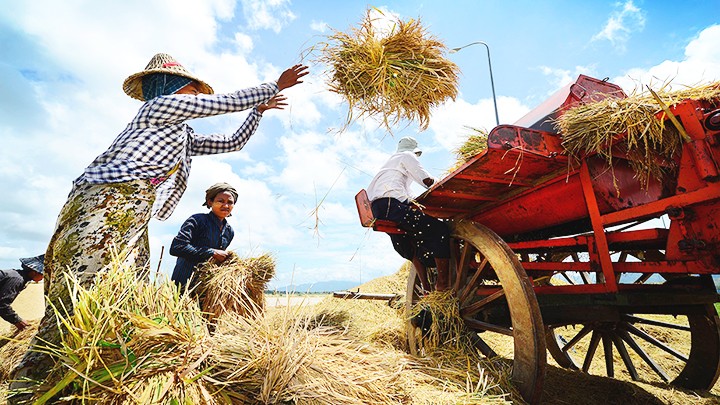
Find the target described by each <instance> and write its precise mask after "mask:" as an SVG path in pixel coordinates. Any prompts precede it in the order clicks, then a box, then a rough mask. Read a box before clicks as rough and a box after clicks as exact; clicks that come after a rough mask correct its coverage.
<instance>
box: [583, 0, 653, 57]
mask: <svg viewBox="0 0 720 405" xmlns="http://www.w3.org/2000/svg"><path fill="white" fill-rule="evenodd" d="M618 6H619V7H620V10H616V11H614V12H613V13H612V15H611V16H610V18H608V20H607V22H606V23H605V26H604V27H603V29H602V30H601V31H600V32H598V33H597V34H595V35H594V36H593V37H592V41H602V40H607V41H610V43H611V44H612V45H613V46H614V47H615V48H616V49H617V50H618V51H621V52H623V51H624V50H625V44H626V43H627V41H628V40H629V39H630V36H631V35H632V34H633V33H634V32H638V31H642V30H643V28H644V27H645V13H644V12H643V11H642V10H641V9H640V8H639V7H637V6H636V5H635V4H634V3H633V2H632V0H627V1H626V2H625V3H616V7H618Z"/></svg>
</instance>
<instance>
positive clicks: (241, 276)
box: [196, 253, 275, 322]
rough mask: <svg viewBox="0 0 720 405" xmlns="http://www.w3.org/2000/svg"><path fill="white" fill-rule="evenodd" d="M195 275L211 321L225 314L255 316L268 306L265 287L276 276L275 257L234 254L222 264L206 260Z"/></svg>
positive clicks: (198, 289) (198, 290) (205, 310)
mask: <svg viewBox="0 0 720 405" xmlns="http://www.w3.org/2000/svg"><path fill="white" fill-rule="evenodd" d="M196 274H197V276H198V286H197V287H196V288H197V291H196V292H197V295H198V296H199V297H200V307H201V308H202V310H203V311H204V312H206V313H208V314H209V315H208V320H209V321H210V322H212V321H214V320H215V319H217V318H218V317H220V315H222V314H224V313H232V314H237V315H240V316H255V315H256V314H257V313H258V312H260V311H262V310H263V309H264V308H265V288H266V286H267V283H268V282H270V280H271V279H272V278H273V277H274V276H275V259H274V258H273V257H272V256H271V255H270V254H264V255H261V256H259V257H249V258H241V257H239V256H238V255H237V254H234V253H232V254H231V256H230V257H228V258H227V259H226V260H225V261H224V262H222V263H215V262H213V261H209V262H207V263H205V264H204V265H202V266H200V267H199V268H198V269H197V270H196Z"/></svg>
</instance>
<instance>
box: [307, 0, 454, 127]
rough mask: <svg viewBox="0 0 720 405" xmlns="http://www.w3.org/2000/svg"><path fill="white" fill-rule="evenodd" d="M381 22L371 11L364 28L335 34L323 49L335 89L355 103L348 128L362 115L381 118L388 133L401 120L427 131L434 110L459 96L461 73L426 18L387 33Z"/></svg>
mask: <svg viewBox="0 0 720 405" xmlns="http://www.w3.org/2000/svg"><path fill="white" fill-rule="evenodd" d="M375 15H377V14H375ZM379 18H380V17H378V19H379ZM378 19H375V18H373V12H372V11H368V12H367V14H366V16H365V18H364V19H363V20H362V21H361V23H360V24H359V27H357V28H353V29H352V30H351V31H350V32H349V33H344V32H341V31H335V32H334V33H333V34H332V35H330V36H329V37H328V42H327V43H325V44H323V45H322V46H321V55H320V57H319V62H321V63H324V64H326V65H327V66H328V67H329V69H330V73H329V79H328V85H329V88H330V91H332V92H335V93H338V94H339V95H341V96H342V97H343V98H344V99H345V101H347V103H348V105H349V109H348V115H347V121H346V124H345V126H346V127H347V125H349V124H350V123H351V122H352V121H353V120H354V118H355V113H356V112H357V113H358V116H359V117H362V116H365V115H367V116H375V115H378V116H379V118H380V119H381V120H382V123H383V125H384V126H385V127H386V128H387V129H388V130H390V129H391V127H392V126H394V125H395V124H397V123H399V122H400V121H401V120H409V121H417V122H418V124H419V126H420V128H421V130H424V129H427V127H428V124H429V120H430V112H431V109H432V108H434V107H437V106H438V105H440V104H442V103H443V102H445V101H446V100H447V99H453V100H454V99H455V97H456V96H457V92H458V90H457V81H458V73H459V69H458V67H457V65H455V64H454V63H453V62H450V61H449V60H447V59H445V58H444V57H443V53H444V52H445V50H446V46H445V45H444V44H443V43H442V42H441V41H439V40H438V39H436V38H434V37H433V36H431V35H429V34H428V33H427V30H426V29H425V28H424V27H423V26H422V24H421V22H420V20H413V19H411V20H408V21H401V20H397V21H395V22H394V25H393V26H392V29H391V31H390V32H389V33H383V32H382V30H381V29H379V28H378V27H376V25H377V24H378ZM359 117H358V118H359Z"/></svg>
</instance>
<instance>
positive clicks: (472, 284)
mask: <svg viewBox="0 0 720 405" xmlns="http://www.w3.org/2000/svg"><path fill="white" fill-rule="evenodd" d="M487 264H488V259H487V258H483V261H482V262H481V263H480V266H478V268H477V270H475V274H473V276H472V278H471V279H470V281H469V282H468V283H467V285H466V286H465V288H464V289H463V290H462V291H461V293H460V296H459V297H458V301H460V303H461V304H462V303H463V302H464V301H465V300H466V299H467V298H468V297H469V296H471V294H470V291H472V292H475V291H477V288H478V285H477V281H478V278H480V273H482V271H483V270H485V267H487Z"/></svg>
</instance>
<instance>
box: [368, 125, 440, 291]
mask: <svg viewBox="0 0 720 405" xmlns="http://www.w3.org/2000/svg"><path fill="white" fill-rule="evenodd" d="M421 154H422V151H421V150H420V149H419V148H418V143H417V141H416V140H415V139H413V138H411V137H405V138H402V139H400V141H399V142H398V148H397V152H395V154H393V155H392V156H390V159H388V161H387V162H386V163H385V164H384V165H383V167H382V168H381V169H380V171H379V172H378V173H377V174H376V175H375V177H374V178H373V179H372V182H370V185H369V186H368V188H367V194H368V199H369V200H370V201H371V208H372V213H373V215H374V216H375V218H377V219H386V220H390V221H393V222H395V223H397V225H398V227H399V228H400V229H402V230H404V231H405V233H404V234H389V235H390V239H391V240H392V242H393V247H394V248H395V251H396V252H398V253H399V254H400V256H402V257H404V258H405V259H407V260H410V261H412V262H413V265H414V266H415V269H416V270H417V273H418V276H419V277H420V282H421V285H422V287H423V289H424V290H425V291H430V290H431V289H432V288H431V285H430V282H429V280H428V276H427V268H428V267H436V268H437V273H438V276H437V281H436V283H435V290H437V291H444V290H446V289H447V288H448V279H449V278H448V277H449V274H448V266H449V259H450V230H449V228H448V226H447V224H446V223H445V222H443V221H441V220H439V219H437V218H434V217H431V216H429V215H426V214H425V213H423V212H422V211H421V210H420V208H419V207H418V206H417V205H415V204H413V202H412V197H411V195H410V186H411V185H412V183H413V181H414V182H416V183H418V184H420V185H422V186H423V187H426V188H429V187H430V186H432V185H433V184H434V183H435V179H433V177H432V176H431V175H430V173H428V172H427V171H426V170H425V169H424V168H423V167H422V165H421V164H420V160H418V157H419V156H420V155H421Z"/></svg>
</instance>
